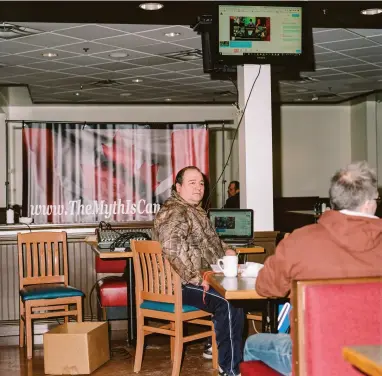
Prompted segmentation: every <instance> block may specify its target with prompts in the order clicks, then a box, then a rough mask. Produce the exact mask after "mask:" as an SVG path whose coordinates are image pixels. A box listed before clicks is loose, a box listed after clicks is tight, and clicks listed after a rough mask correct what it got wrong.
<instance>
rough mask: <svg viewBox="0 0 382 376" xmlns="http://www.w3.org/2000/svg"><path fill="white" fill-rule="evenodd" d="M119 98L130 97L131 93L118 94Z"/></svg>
mask: <svg viewBox="0 0 382 376" xmlns="http://www.w3.org/2000/svg"><path fill="white" fill-rule="evenodd" d="M119 95H120V96H121V97H130V95H131V93H121V94H119Z"/></svg>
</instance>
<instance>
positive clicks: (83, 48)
mask: <svg viewBox="0 0 382 376" xmlns="http://www.w3.org/2000/svg"><path fill="white" fill-rule="evenodd" d="M59 49H60V50H62V51H68V52H74V53H77V54H84V53H85V54H88V55H92V54H96V53H99V52H106V51H112V50H113V49H115V47H113V46H108V45H105V44H99V43H94V42H79V43H73V44H70V45H67V46H61V47H60V48H59Z"/></svg>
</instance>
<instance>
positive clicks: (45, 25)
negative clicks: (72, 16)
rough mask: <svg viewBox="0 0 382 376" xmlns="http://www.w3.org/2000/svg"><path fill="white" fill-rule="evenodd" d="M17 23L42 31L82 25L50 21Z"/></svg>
mask: <svg viewBox="0 0 382 376" xmlns="http://www.w3.org/2000/svg"><path fill="white" fill-rule="evenodd" d="M17 25H19V26H24V27H31V28H32V29H37V30H41V31H58V30H65V29H68V28H71V27H75V26H80V25H81V24H75V23H74V24H70V23H52V22H51V23H49V22H46V23H45V22H17Z"/></svg>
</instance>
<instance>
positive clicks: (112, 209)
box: [30, 199, 160, 219]
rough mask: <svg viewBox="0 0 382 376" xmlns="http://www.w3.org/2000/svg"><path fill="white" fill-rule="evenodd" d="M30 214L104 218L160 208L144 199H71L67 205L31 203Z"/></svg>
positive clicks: (154, 210)
mask: <svg viewBox="0 0 382 376" xmlns="http://www.w3.org/2000/svg"><path fill="white" fill-rule="evenodd" d="M30 209H31V216H39V215H54V216H56V215H58V216H61V215H65V216H67V215H70V216H73V215H101V216H104V217H105V218H106V219H108V218H111V217H112V216H113V215H118V214H130V215H131V214H141V215H143V214H146V215H147V214H156V213H157V212H158V211H159V209H160V204H157V203H154V204H153V203H151V202H147V201H146V200H144V199H141V200H139V201H138V202H137V203H133V202H131V200H125V201H124V202H123V201H122V200H121V199H118V200H117V201H114V202H113V203H112V204H108V203H105V201H104V200H102V201H96V200H94V201H93V202H92V203H91V204H81V200H72V201H69V202H68V205H31V207H30Z"/></svg>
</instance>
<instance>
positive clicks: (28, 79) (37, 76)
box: [12, 71, 78, 86]
mask: <svg viewBox="0 0 382 376" xmlns="http://www.w3.org/2000/svg"><path fill="white" fill-rule="evenodd" d="M35 72H37V71H35ZM39 72H41V71H39ZM68 77H73V76H68V75H67V74H64V73H59V72H41V73H34V74H29V75H28V76H16V77H12V81H14V82H19V83H22V84H29V83H40V82H47V81H50V80H53V81H52V82H53V85H58V81H59V80H60V79H62V78H64V79H69V78H68ZM72 79H74V80H76V81H78V78H77V77H74V78H72ZM43 85H44V86H51V85H50V84H49V85H48V84H47V85H45V84H43Z"/></svg>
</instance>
